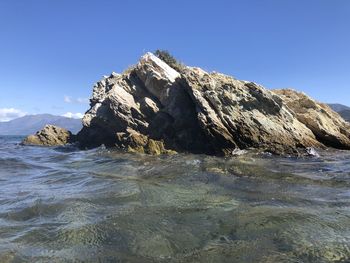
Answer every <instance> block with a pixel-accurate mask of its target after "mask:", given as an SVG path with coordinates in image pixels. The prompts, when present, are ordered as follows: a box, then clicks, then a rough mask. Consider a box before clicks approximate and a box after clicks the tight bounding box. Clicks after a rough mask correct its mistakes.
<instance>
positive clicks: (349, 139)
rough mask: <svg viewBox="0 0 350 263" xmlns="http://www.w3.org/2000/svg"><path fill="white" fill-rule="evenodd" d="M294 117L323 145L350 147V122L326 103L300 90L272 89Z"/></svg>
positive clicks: (340, 147)
mask: <svg viewBox="0 0 350 263" xmlns="http://www.w3.org/2000/svg"><path fill="white" fill-rule="evenodd" d="M274 93H276V94H278V95H279V96H281V98H282V99H283V101H284V102H285V103H286V105H287V106H288V107H289V108H290V109H291V110H292V111H293V112H294V113H295V116H296V118H297V119H298V120H299V121H300V122H302V123H304V124H305V126H306V127H308V128H309V129H310V130H311V131H312V132H313V133H314V134H315V136H316V138H317V140H318V141H320V142H322V143H323V144H324V145H326V146H329V147H334V148H339V149H347V150H348V149H350V124H349V123H348V122H346V121H345V120H344V119H343V118H341V117H340V115H339V114H338V113H336V112H335V111H333V110H332V109H331V108H330V107H329V106H328V105H327V104H323V103H319V102H317V101H315V100H313V99H311V98H310V97H309V96H307V95H306V94H304V93H302V92H297V91H295V90H291V89H282V90H274Z"/></svg>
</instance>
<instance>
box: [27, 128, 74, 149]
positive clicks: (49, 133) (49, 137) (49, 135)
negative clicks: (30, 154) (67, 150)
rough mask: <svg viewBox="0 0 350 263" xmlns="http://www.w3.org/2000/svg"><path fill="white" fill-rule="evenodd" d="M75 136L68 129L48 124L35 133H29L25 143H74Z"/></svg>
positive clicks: (54, 144) (45, 144) (57, 144)
mask: <svg viewBox="0 0 350 263" xmlns="http://www.w3.org/2000/svg"><path fill="white" fill-rule="evenodd" d="M74 141H75V136H74V135H72V133H71V132H70V131H67V130H66V129H63V128H60V127H57V126H54V125H46V126H45V127H44V128H43V129H42V130H40V131H38V132H37V133H36V134H34V135H29V136H28V137H26V138H25V139H24V140H23V141H22V144H23V145H42V146H59V145H65V144H68V143H73V142H74Z"/></svg>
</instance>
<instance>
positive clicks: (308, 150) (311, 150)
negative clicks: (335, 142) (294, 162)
mask: <svg viewBox="0 0 350 263" xmlns="http://www.w3.org/2000/svg"><path fill="white" fill-rule="evenodd" d="M306 152H307V154H308V155H310V156H314V157H320V154H319V153H318V152H317V151H316V150H315V149H314V148H312V147H308V148H306Z"/></svg>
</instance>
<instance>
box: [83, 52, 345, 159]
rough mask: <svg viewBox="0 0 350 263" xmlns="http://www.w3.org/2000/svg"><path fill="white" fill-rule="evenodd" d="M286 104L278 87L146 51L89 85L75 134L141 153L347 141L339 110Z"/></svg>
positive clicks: (290, 148) (86, 141) (280, 150)
mask: <svg viewBox="0 0 350 263" xmlns="http://www.w3.org/2000/svg"><path fill="white" fill-rule="evenodd" d="M291 104H292V103H290V100H289V98H288V96H286V95H285V94H282V93H281V92H280V91H274V92H273V91H269V90H267V89H265V88H264V87H262V86H260V85H258V84H256V83H254V82H247V81H241V80H237V79H234V78H232V77H230V76H226V75H223V74H219V73H208V72H205V71H204V70H202V69H200V68H193V67H184V68H183V69H182V70H181V72H177V71H176V70H174V69H173V68H171V67H170V66H169V65H167V64H166V63H165V62H163V61H162V60H160V59H159V58H157V57H156V56H154V55H153V54H151V53H147V54H145V55H144V56H143V57H142V58H141V59H140V61H139V63H138V64H137V65H136V66H134V67H132V68H131V69H129V70H128V71H127V72H125V73H123V74H116V73H112V74H111V75H110V76H108V77H104V78H103V79H102V80H101V81H99V82H98V83H97V84H96V85H95V86H94V89H93V96H92V98H91V104H90V106H91V108H90V109H89V110H88V111H87V112H86V114H85V116H84V118H83V129H82V131H81V132H80V133H79V134H78V139H79V142H80V143H81V146H82V147H84V148H91V147H96V146H99V145H101V144H104V145H106V146H107V147H108V146H117V147H120V148H124V149H127V150H129V151H139V152H146V153H166V152H174V151H177V152H192V153H204V154H210V155H230V154H231V153H232V152H234V151H237V150H238V149H246V148H257V149H260V150H263V151H268V152H272V153H276V154H291V155H299V154H302V153H304V152H306V149H307V148H308V147H315V148H323V147H325V145H327V146H332V147H336V148H341V149H347V148H348V141H349V137H350V136H349V134H347V133H346V130H347V129H348V126H347V125H346V123H345V122H344V121H343V120H342V119H341V118H340V116H339V115H337V114H336V113H334V112H332V110H330V109H329V108H327V109H323V110H321V108H322V107H321V106H319V107H321V108H320V109H319V110H317V111H315V112H311V111H307V110H306V109H299V107H301V108H305V107H308V106H307V105H304V104H303V103H299V104H296V105H291ZM315 105H320V104H317V103H316V104H315ZM303 112H304V113H305V115H304V117H303ZM314 113H315V114H316V115H317V116H318V117H319V118H320V121H319V122H318V123H317V124H315V123H313V122H312V121H314V117H315V115H313V114H314ZM308 114H311V115H310V116H309V117H308ZM326 119H327V120H331V119H332V120H333V122H327V123H326V122H324V120H326ZM332 125H334V127H333V126H332ZM332 136H333V137H332ZM155 145H156V146H157V147H156V148H157V150H156V151H155V150H154V146H155Z"/></svg>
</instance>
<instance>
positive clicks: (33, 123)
mask: <svg viewBox="0 0 350 263" xmlns="http://www.w3.org/2000/svg"><path fill="white" fill-rule="evenodd" d="M46 124H52V125H56V126H59V127H62V128H66V129H67V130H69V131H71V132H72V133H77V132H78V131H80V129H81V128H82V124H81V119H71V118H67V117H62V116H55V115H51V114H37V115H27V116H24V117H21V118H17V119H14V120H11V121H7V122H0V135H29V134H34V133H35V132H37V131H38V130H40V129H42V128H43V127H44V126H45V125H46Z"/></svg>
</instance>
